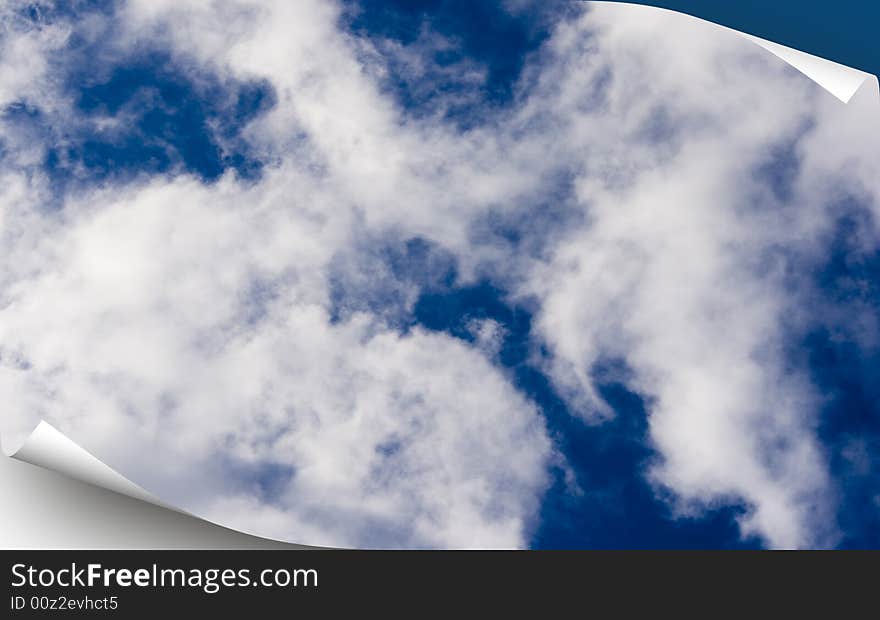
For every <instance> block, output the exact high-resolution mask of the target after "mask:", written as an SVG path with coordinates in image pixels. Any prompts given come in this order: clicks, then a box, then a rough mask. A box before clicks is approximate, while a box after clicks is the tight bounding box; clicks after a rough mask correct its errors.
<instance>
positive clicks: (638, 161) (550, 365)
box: [0, 0, 880, 549]
mask: <svg viewBox="0 0 880 620" xmlns="http://www.w3.org/2000/svg"><path fill="white" fill-rule="evenodd" d="M878 149H880V90H878V86H877V80H876V79H874V78H871V79H869V80H867V81H866V82H865V83H864V84H863V85H862V87H861V88H860V89H859V90H858V91H857V92H856V93H855V94H854V95H853V97H852V99H851V100H849V102H847V103H845V102H843V101H841V100H840V99H839V98H838V97H835V96H834V94H832V93H830V92H828V91H827V90H825V89H824V88H823V87H822V86H821V85H819V84H817V83H815V82H814V81H812V80H811V79H810V78H809V77H807V76H806V75H804V74H802V73H801V72H799V71H798V70H797V69H795V68H793V67H792V66H790V65H789V64H787V63H786V62H784V61H783V60H781V59H780V58H778V57H776V56H774V55H773V54H771V53H769V52H768V51H767V50H765V49H763V48H762V47H760V46H758V45H756V44H755V43H754V42H752V41H750V40H748V39H747V38H745V37H743V36H741V35H740V34H738V33H736V32H734V31H731V30H727V29H725V28H722V27H719V26H716V25H714V24H710V23H708V22H704V21H700V20H698V19H695V18H692V17H689V16H685V15H682V14H678V13H673V12H669V11H664V10H660V9H654V8H650V7H644V6H634V5H627V4H622V3H605V2H541V1H539V0H492V1H489V0H487V1H481V2H467V1H464V0H460V1H459V0H420V1H405V0H384V1H382V0H297V1H295V2H293V1H288V0H67V1H60V0H59V1H57V2H56V1H52V0H40V1H25V0H0V433H2V434H3V435H4V437H6V436H13V435H26V434H27V433H30V432H31V431H32V430H33V429H34V428H35V427H36V425H37V424H38V423H39V422H40V421H41V420H45V421H47V422H48V423H50V424H51V425H53V426H54V427H56V428H57V429H59V430H60V431H61V432H63V433H64V434H65V435H66V436H67V437H69V438H71V439H72V440H74V441H75V442H77V443H78V444H79V445H81V446H82V447H83V448H85V449H86V450H88V451H89V452H90V453H92V454H93V455H95V456H96V457H98V458H99V459H100V460H101V461H103V462H104V463H106V464H107V465H109V466H110V467H112V468H113V469H115V470H116V471H118V472H120V473H121V474H122V475H124V476H125V477H127V478H128V479H129V480H131V481H133V482H135V483H136V484H138V485H140V486H141V487H143V488H144V489H146V490H148V491H149V492H150V493H152V494H154V495H155V496H156V497H158V498H161V499H162V500H163V501H165V502H167V503H168V504H171V505H173V506H177V507H180V508H181V509H184V510H186V511H189V512H191V513H193V514H195V515H198V516H200V517H204V518H207V519H210V520H212V521H214V522H216V523H219V524H222V525H225V526H228V527H231V528H235V529H238V530H242V531H244V532H247V533H251V534H257V535H260V536H265V537H270V538H274V539H279V540H283V541H288V542H295V543H301V544H307V545H319V546H332V547H346V548H370V549H397V548H404V549H438V548H439V549H472V548H479V549H507V548H522V549H596V548H598V549H624V548H639V549H649V548H666V549H669V548H672V549H684V548H701V549H733V548H750V549H755V548H759V549H779V548H781V549H796V548H808V549H814V548H823V549H824V548H876V547H878V546H880V226H878V224H880V222H878V218H880V150H878Z"/></svg>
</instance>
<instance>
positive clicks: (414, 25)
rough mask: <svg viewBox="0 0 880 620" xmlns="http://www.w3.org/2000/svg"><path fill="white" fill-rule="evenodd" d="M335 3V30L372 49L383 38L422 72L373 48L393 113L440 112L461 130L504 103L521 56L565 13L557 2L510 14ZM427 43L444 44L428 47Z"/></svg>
mask: <svg viewBox="0 0 880 620" xmlns="http://www.w3.org/2000/svg"><path fill="white" fill-rule="evenodd" d="M343 4H344V6H345V8H346V10H345V11H344V13H343V19H342V21H343V24H342V25H343V26H344V27H345V28H347V29H348V30H349V31H351V32H353V33H355V34H357V35H359V36H363V37H366V38H369V39H371V40H373V41H374V42H381V41H382V40H383V39H390V40H392V41H395V42H397V43H399V44H401V45H403V46H406V47H407V48H408V49H409V50H410V51H413V52H416V53H418V54H419V55H420V56H421V61H422V62H421V63H420V65H421V66H422V70H421V71H419V72H417V73H416V74H413V72H412V71H411V70H410V68H409V67H408V66H407V65H406V64H405V63H402V62H401V59H399V58H396V57H395V55H394V53H393V52H392V51H390V50H389V49H388V48H387V47H385V46H382V45H377V49H378V50H379V51H380V53H383V54H385V61H386V62H387V65H388V70H389V72H390V77H389V79H388V83H387V86H388V88H389V89H390V90H391V91H392V92H393V93H394V94H395V96H396V97H397V100H398V101H399V103H400V104H401V106H402V107H403V108H404V109H405V110H406V111H407V112H408V113H409V114H412V115H415V116H423V115H425V114H434V113H436V112H437V111H438V110H440V111H441V113H442V114H443V115H444V116H446V117H447V118H450V119H453V120H455V121H456V122H458V123H459V124H460V125H463V126H465V127H467V126H473V125H474V124H475V123H477V122H479V120H481V119H482V118H483V117H484V116H485V113H486V108H489V109H492V108H498V107H503V106H504V105H506V104H507V103H509V102H510V101H511V99H512V98H513V95H514V92H515V84H516V82H517V80H518V79H519V76H520V73H521V71H522V68H523V65H524V63H525V61H526V57H527V56H528V55H529V54H530V53H531V52H533V51H535V50H536V49H537V48H538V47H539V46H540V45H541V43H542V42H543V41H544V40H546V38H547V37H548V36H549V33H550V30H551V27H552V24H553V23H555V21H556V20H557V19H558V18H559V16H560V15H562V14H564V13H568V12H570V11H571V10H572V7H571V3H564V2H549V3H548V2H543V3H542V2H535V3H530V4H528V5H524V6H523V8H521V9H520V10H518V11H509V10H508V9H507V8H505V7H504V5H503V3H501V2H497V1H487V2H468V1H466V0H415V1H409V0H391V1H387V0H344V2H343ZM425 35H427V39H426V36H425ZM432 37H433V38H434V39H435V40H442V41H444V42H445V43H446V44H443V45H433V44H431V43H430V40H431V38H432ZM426 43H427V44H426ZM475 67H478V68H481V69H482V70H483V72H484V75H483V77H482V78H481V79H480V83H477V84H475V83H474V81H473V79H474V78H473V72H472V71H469V70H468V68H475ZM449 69H451V70H449ZM474 95H476V97H475V96H474Z"/></svg>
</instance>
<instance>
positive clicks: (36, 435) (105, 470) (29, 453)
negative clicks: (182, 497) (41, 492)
mask: <svg viewBox="0 0 880 620" xmlns="http://www.w3.org/2000/svg"><path fill="white" fill-rule="evenodd" d="M4 449H5V446H4ZM7 454H8V456H9V457H10V458H13V459H16V460H19V461H24V462H25V463H30V464H31V465H37V466H39V467H43V468H45V469H49V470H52V471H56V472H58V473H61V474H64V475H65V476H67V477H69V478H75V479H77V480H80V481H82V482H85V483H86V484H91V485H93V486H96V487H101V488H103V489H107V490H108V491H113V492H115V493H120V494H122V495H126V496H128V497H131V498H133V499H137V500H140V501H142V502H147V503H148V504H154V505H156V506H160V507H162V508H166V509H168V510H174V511H176V512H181V513H184V511H183V510H180V509H178V508H176V507H174V506H171V505H170V504H166V503H165V502H163V501H161V500H160V499H159V498H157V497H155V496H154V495H153V494H151V493H149V492H148V491H146V490H145V489H143V488H141V487H140V486H138V485H136V484H135V483H133V482H131V481H130V480H129V479H128V478H126V477H124V476H123V475H121V474H119V473H118V472H116V471H115V470H114V469H113V468H111V467H109V466H108V465H105V464H104V463H103V462H101V461H100V460H98V459H97V458H96V457H94V456H93V455H92V454H90V453H89V452H88V451H86V450H84V449H83V448H81V447H80V446H79V445H78V444H77V443H75V442H74V441H73V440H71V439H69V438H68V437H67V436H66V435H64V434H63V433H62V432H61V431H59V430H58V429H56V428H55V427H54V426H52V425H51V424H49V423H48V422H46V421H45V420H41V421H40V423H39V424H38V425H37V427H36V428H35V429H34V430H33V432H32V433H31V434H30V435H29V436H28V437H27V438H26V439H25V440H24V442H23V443H22V445H21V446H19V447H18V448H16V449H15V450H14V451H13V452H11V453H7ZM185 514H188V513H185Z"/></svg>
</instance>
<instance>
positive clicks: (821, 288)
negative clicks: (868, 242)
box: [792, 204, 880, 548]
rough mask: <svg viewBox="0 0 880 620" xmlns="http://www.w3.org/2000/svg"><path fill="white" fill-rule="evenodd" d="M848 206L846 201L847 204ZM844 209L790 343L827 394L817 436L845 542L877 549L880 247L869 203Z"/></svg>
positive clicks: (879, 521) (879, 544)
mask: <svg viewBox="0 0 880 620" xmlns="http://www.w3.org/2000/svg"><path fill="white" fill-rule="evenodd" d="M844 207H845V205H844V206H842V207H841V209H842V210H844ZM856 207H857V205H855V204H851V205H849V208H848V209H845V213H846V214H845V215H843V216H842V217H841V219H840V221H839V223H838V225H837V227H836V231H835V235H834V238H833V240H832V242H831V245H830V253H829V257H828V260H827V261H826V262H825V263H824V264H823V265H822V266H821V268H820V269H819V270H817V271H816V274H815V277H816V288H817V293H816V295H817V296H818V299H817V300H816V301H815V302H814V303H813V304H812V306H811V307H813V308H814V312H815V316H814V323H813V328H812V329H811V330H810V331H808V332H807V333H806V335H805V336H804V337H803V338H802V339H801V340H799V341H796V343H795V345H794V346H793V347H792V355H794V356H796V363H800V364H803V365H805V366H806V367H807V369H808V372H809V375H810V377H811V380H812V382H813V385H814V386H815V387H816V388H817V389H818V391H819V393H820V395H821V396H822V398H823V399H824V406H823V408H822V411H821V417H820V424H819V428H818V434H819V439H820V441H821V442H822V445H823V446H824V447H825V449H826V451H827V453H828V456H829V458H830V464H831V473H832V476H833V477H834V479H835V481H836V483H837V487H838V493H839V495H840V497H839V504H838V513H837V518H838V525H839V527H840V530H841V531H842V533H843V540H842V541H841V543H840V546H841V547H844V548H878V547H880V252H878V251H876V250H872V251H865V249H864V245H862V243H861V242H862V241H863V238H862V237H863V235H865V234H866V233H867V231H870V230H871V229H872V228H873V222H872V218H871V216H870V214H869V212H868V211H867V210H866V209H864V208H861V209H859V208H856Z"/></svg>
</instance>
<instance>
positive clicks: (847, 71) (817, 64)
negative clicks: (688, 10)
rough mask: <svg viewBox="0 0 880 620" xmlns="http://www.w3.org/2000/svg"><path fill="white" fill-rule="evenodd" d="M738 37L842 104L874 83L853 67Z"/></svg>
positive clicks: (774, 44)
mask: <svg viewBox="0 0 880 620" xmlns="http://www.w3.org/2000/svg"><path fill="white" fill-rule="evenodd" d="M735 32H739V31H735ZM739 34H740V35H742V36H743V37H745V38H746V39H748V40H750V41H752V42H753V43H755V44H757V45H759V46H761V47H762V48H764V49H765V50H767V51H768V52H770V53H771V54H773V55H774V56H776V57H777V58H780V59H781V60H784V61H785V62H787V63H788V64H789V65H791V66H792V67H794V68H795V69H797V70H798V71H800V72H801V73H803V74H804V75H806V76H807V77H808V78H810V79H811V80H813V81H814V82H816V83H817V84H818V85H819V86H821V87H822V88H824V89H825V90H827V91H828V92H829V93H831V94H832V95H834V96H835V97H837V98H838V99H840V100H841V101H842V102H843V103H849V102H850V100H851V99H852V98H853V95H855V94H856V93H857V92H858V91H859V89H860V88H861V87H862V86H863V85H864V84H865V83H866V82H868V81H871V82H873V83H876V79H875V80H869V78H873V77H874V76H872V75H871V74H869V73H865V72H864V71H859V70H858V69H853V68H852V67H847V66H846V65H841V64H839V63H836V62H834V61H832V60H827V59H825V58H820V57H819V56H813V55H812V54H807V53H806V52H802V51H800V50H796V49H793V48H791V47H786V46H784V45H780V44H779V43H774V42H773V41H767V40H766V39H761V38H759V37H756V36H753V35H750V34H747V33H745V32H739Z"/></svg>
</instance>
